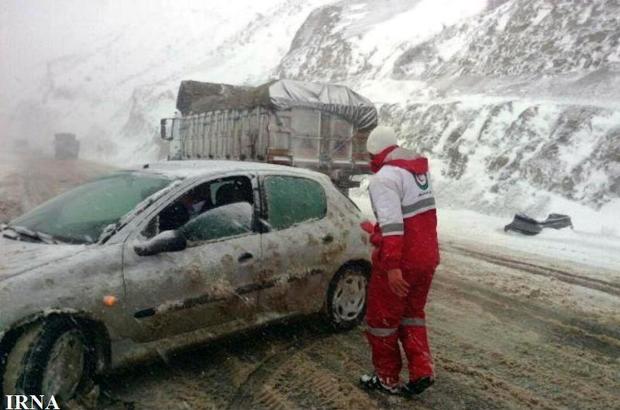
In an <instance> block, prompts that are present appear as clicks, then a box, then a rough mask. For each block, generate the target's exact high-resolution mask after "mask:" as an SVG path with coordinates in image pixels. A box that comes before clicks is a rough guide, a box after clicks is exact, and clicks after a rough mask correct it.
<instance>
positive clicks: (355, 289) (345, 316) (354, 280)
mask: <svg viewBox="0 0 620 410" xmlns="http://www.w3.org/2000/svg"><path fill="white" fill-rule="evenodd" d="M365 302H366V278H365V277H364V276H362V275H360V274H357V273H347V274H345V275H343V276H342V278H341V279H340V281H338V284H337V286H336V291H335V292H334V298H333V301H332V310H333V312H334V318H335V320H336V321H338V322H342V321H350V320H355V319H356V318H357V317H358V316H359V315H360V314H361V313H362V310H363V309H364V303H365Z"/></svg>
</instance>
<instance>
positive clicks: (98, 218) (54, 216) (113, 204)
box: [10, 171, 172, 243]
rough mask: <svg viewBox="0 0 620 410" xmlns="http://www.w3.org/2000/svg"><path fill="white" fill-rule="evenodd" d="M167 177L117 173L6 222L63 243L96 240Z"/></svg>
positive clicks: (163, 182)
mask: <svg viewBox="0 0 620 410" xmlns="http://www.w3.org/2000/svg"><path fill="white" fill-rule="evenodd" d="M171 182H172V180H171V179H169V178H166V177H163V176H160V175H152V174H146V173H140V172H135V171H125V172H118V173H114V174H112V175H109V176H106V177H103V178H99V179H96V180H93V181H91V182H88V183H86V184H84V185H81V186H79V187H77V188H75V189H72V190H71V191H68V192H66V193H64V194H62V195H60V196H58V197H56V198H54V199H52V200H50V201H48V202H45V203H44V204H42V205H40V206H39V207H37V208H35V209H33V210H32V211H30V212H28V213H26V214H24V215H22V216H20V217H18V218H16V219H14V220H13V221H11V223H10V225H11V226H15V227H23V228H27V229H29V230H31V231H34V232H40V233H43V234H47V235H51V236H53V237H54V238H56V239H58V240H61V241H63V242H70V243H92V242H96V241H97V239H98V238H99V236H100V235H101V233H102V231H103V229H104V228H105V227H106V226H108V225H110V224H115V223H117V222H118V221H119V220H120V219H121V217H122V216H123V215H125V214H127V213H128V212H129V211H131V210H132V209H133V208H134V207H135V206H136V205H137V204H139V203H140V202H141V201H143V200H144V199H146V198H147V197H149V196H151V195H153V194H154V193H155V192H157V191H159V190H161V189H163V188H165V187H166V186H168V185H169V184H170V183H171Z"/></svg>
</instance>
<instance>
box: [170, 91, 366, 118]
mask: <svg viewBox="0 0 620 410" xmlns="http://www.w3.org/2000/svg"><path fill="white" fill-rule="evenodd" d="M257 106H263V107H267V108H271V109H274V110H287V109H289V108H293V107H307V108H316V109H317V110H320V111H323V112H328V113H332V114H336V115H339V116H341V117H343V118H344V119H346V120H347V121H349V122H351V123H352V124H353V125H354V126H355V127H356V128H357V129H359V130H369V129H372V128H374V127H376V126H377V109H376V108H375V106H374V104H373V103H372V102H370V100H368V99H367V98H365V97H362V96H361V95H359V94H358V93H356V92H355V91H353V90H351V89H350V88H348V87H345V86H342V85H335V84H318V83H309V82H303V81H294V80H277V81H272V82H269V83H266V84H263V85H260V86H258V87H243V86H234V85H228V84H217V83H203V82H199V81H183V82H181V87H180V88H179V95H178V97H177V109H178V110H179V111H181V114H183V115H188V114H190V113H194V114H199V113H203V112H208V111H215V110H229V109H250V108H254V107H257Z"/></svg>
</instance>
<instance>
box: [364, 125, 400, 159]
mask: <svg viewBox="0 0 620 410" xmlns="http://www.w3.org/2000/svg"><path fill="white" fill-rule="evenodd" d="M392 145H398V141H396V133H395V132H394V129H393V128H392V127H384V126H379V127H377V128H375V129H374V130H372V132H371V133H370V135H369V136H368V141H367V142H366V151H368V152H370V153H371V154H372V155H377V154H378V153H380V152H381V151H383V150H384V149H386V148H387V147H391V146H392Z"/></svg>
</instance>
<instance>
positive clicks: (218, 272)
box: [124, 175, 261, 341]
mask: <svg viewBox="0 0 620 410" xmlns="http://www.w3.org/2000/svg"><path fill="white" fill-rule="evenodd" d="M256 185H257V183H256V178H255V176H253V175H241V176H239V175H236V176H226V177H221V178H216V179H213V180H210V181H207V182H204V183H202V184H198V185H196V186H194V187H193V188H191V189H189V190H187V191H186V192H184V193H182V194H181V195H180V196H178V197H177V198H176V199H175V200H174V201H171V202H170V203H168V204H166V205H165V206H164V207H163V209H162V208H160V211H159V212H158V214H157V215H156V216H155V217H153V218H152V219H151V220H150V221H149V222H148V224H146V226H145V227H144V229H143V231H142V232H141V233H140V234H139V235H137V236H135V237H134V238H133V239H132V238H130V239H129V240H128V241H127V242H126V244H125V249H124V277H125V283H126V287H127V291H126V292H127V303H126V309H127V312H128V314H130V315H132V316H133V317H134V318H135V321H136V324H137V326H136V328H135V333H134V337H135V338H136V339H138V340H140V341H150V340H157V339H161V338H164V337H169V336H173V335H176V334H180V333H184V332H188V331H193V330H197V329H200V328H205V327H212V326H217V325H223V324H226V323H229V322H233V321H251V320H252V319H253V317H254V315H255V311H256V298H257V292H256V286H255V284H256V281H257V277H258V273H259V269H260V258H261V248H260V234H259V233H258V232H257V230H256V229H255V222H256V209H257V208H256V206H255V204H256V203H257V201H256V200H255V198H254V191H255V190H254V188H255V187H256ZM188 198H190V199H188ZM179 209H185V210H184V211H183V212H180V211H179ZM164 219H165V220H164ZM160 228H165V229H167V230H168V231H167V232H164V234H167V233H170V232H174V233H175V234H177V235H181V236H182V237H183V238H184V239H185V240H186V241H187V248H186V249H184V250H181V251H178V252H162V253H159V254H156V255H150V256H139V255H138V254H137V253H136V251H135V249H134V246H135V245H136V244H141V243H144V241H145V240H147V241H148V240H149V238H153V237H156V236H157V235H158V234H159V231H160V230H161V229H160ZM146 243H148V242H146Z"/></svg>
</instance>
